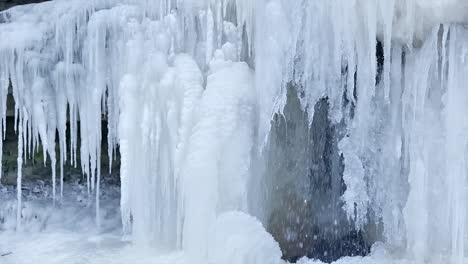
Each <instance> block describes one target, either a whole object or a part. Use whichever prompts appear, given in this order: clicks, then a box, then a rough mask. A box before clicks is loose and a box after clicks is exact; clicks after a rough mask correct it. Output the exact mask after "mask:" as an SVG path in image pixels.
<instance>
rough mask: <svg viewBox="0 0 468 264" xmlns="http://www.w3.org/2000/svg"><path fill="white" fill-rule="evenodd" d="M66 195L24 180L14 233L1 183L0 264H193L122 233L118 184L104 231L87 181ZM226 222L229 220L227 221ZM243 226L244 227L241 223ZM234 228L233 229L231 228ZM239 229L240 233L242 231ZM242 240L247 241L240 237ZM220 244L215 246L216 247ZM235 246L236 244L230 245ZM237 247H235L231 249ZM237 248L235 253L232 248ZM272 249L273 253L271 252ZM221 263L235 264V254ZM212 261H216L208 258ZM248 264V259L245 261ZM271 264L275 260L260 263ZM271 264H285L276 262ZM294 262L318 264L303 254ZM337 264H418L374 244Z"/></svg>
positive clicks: (108, 196) (11, 200) (107, 187)
mask: <svg viewBox="0 0 468 264" xmlns="http://www.w3.org/2000/svg"><path fill="white" fill-rule="evenodd" d="M64 189H65V190H66V192H65V193H66V195H65V196H64V197H63V200H62V201H57V202H56V204H55V205H53V204H52V202H51V187H50V186H48V185H45V184H44V182H42V181H37V182H25V183H24V185H23V194H24V196H25V200H24V203H23V223H24V226H23V228H24V230H23V231H22V232H16V231H15V229H14V228H15V220H16V208H15V207H16V190H15V189H14V188H11V187H9V186H2V187H0V199H1V200H2V206H1V207H0V232H2V233H1V238H2V239H0V263H2V264H30V263H47V264H82V263H89V264H127V263H141V264H143V263H148V264H149V263H151V264H191V263H196V262H195V261H193V260H192V259H190V258H189V257H188V256H186V255H185V254H184V253H183V252H182V251H176V252H168V251H165V250H161V249H157V248H154V247H146V246H141V245H133V244H132V243H131V242H130V240H128V239H126V237H125V236H122V230H121V228H122V227H121V221H120V209H119V204H118V196H119V195H120V188H119V186H117V185H115V183H113V182H110V183H108V182H104V183H103V184H102V189H101V214H102V215H101V216H102V218H101V221H102V226H103V227H104V228H103V229H102V230H97V229H96V225H95V224H94V221H95V215H94V207H93V201H92V199H88V198H87V192H86V185H85V184H84V183H83V179H82V177H80V176H76V177H75V178H74V179H73V180H72V181H71V183H65V184H64ZM228 221H229V220H228ZM238 228H240V229H245V228H246V226H244V225H239V226H238ZM234 232H235V230H234ZM241 232H242V231H241ZM243 243H247V242H246V241H244V242H243ZM222 244H223V243H219V244H212V246H213V247H214V248H213V251H214V252H221V253H224V252H226V250H227V251H229V249H225V248H223V246H222ZM217 247H218V248H217ZM234 247H235V244H234ZM234 250H235V249H234ZM233 252H235V251H233ZM268 253H271V254H272V256H275V252H274V250H273V251H272V252H267V254H268ZM228 258H229V260H227V262H223V263H237V264H241V263H243V262H236V259H235V258H236V254H234V255H230V256H228ZM231 261H232V262H231ZM208 263H216V262H208ZM248 263H250V262H248ZM258 263H273V262H258ZM274 263H284V264H286V263H288V262H285V261H279V262H274ZM297 263H298V264H321V263H323V262H321V261H318V260H310V259H307V258H302V259H300V260H299V261H298V262H297ZM333 263H336V264H418V263H420V262H418V261H409V260H406V259H405V258H404V256H402V255H401V252H395V251H392V250H391V249H388V248H386V246H384V244H382V243H380V242H378V243H376V244H375V245H374V246H373V247H372V253H371V254H370V255H369V256H367V257H344V258H342V259H340V260H338V261H336V262H333ZM427 263H449V261H448V259H446V258H444V257H442V256H441V257H439V258H437V257H434V258H433V259H430V260H428V261H427Z"/></svg>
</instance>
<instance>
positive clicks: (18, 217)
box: [16, 116, 23, 231]
mask: <svg viewBox="0 0 468 264" xmlns="http://www.w3.org/2000/svg"><path fill="white" fill-rule="evenodd" d="M19 120H20V122H19V124H18V126H19V127H18V160H17V163H18V178H17V180H16V192H17V205H16V231H21V230H22V227H21V213H22V208H23V205H22V190H21V188H22V180H23V175H22V172H23V123H22V118H21V116H20V117H19Z"/></svg>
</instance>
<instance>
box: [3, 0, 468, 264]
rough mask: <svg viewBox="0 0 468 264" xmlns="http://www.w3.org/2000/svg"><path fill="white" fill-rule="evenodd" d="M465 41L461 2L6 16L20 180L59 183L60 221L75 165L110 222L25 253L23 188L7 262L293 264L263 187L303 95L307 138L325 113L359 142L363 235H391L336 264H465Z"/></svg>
mask: <svg viewBox="0 0 468 264" xmlns="http://www.w3.org/2000/svg"><path fill="white" fill-rule="evenodd" d="M467 22H468V4H467V3H466V2H465V1H464V0H362V1H357V0H330V1H318V0H316V1H312V0H310V1H300V0H256V1H252V0H178V1H172V0H156V1H149V0H114V1H112V0H95V1H85V0H55V1H51V2H45V3H42V4H36V5H26V6H21V7H15V8H12V9H9V10H6V11H4V12H1V13H0V39H1V40H2V41H1V42H0V116H1V120H2V124H3V131H2V134H1V136H3V135H4V133H5V132H4V129H5V125H6V105H7V104H6V99H7V93H8V88H9V84H10V82H11V86H12V94H13V97H14V100H15V129H16V131H17V133H18V135H19V144H18V153H19V155H18V161H17V162H18V167H19V168H21V166H22V164H23V162H25V161H26V160H27V157H29V156H30V155H32V153H34V152H36V151H43V152H44V153H45V154H46V155H44V157H47V158H48V159H50V160H51V161H52V167H53V168H57V167H58V169H59V170H58V175H56V173H55V171H56V170H55V169H54V170H52V171H53V173H52V175H51V182H52V183H53V184H52V189H51V192H52V197H51V198H52V206H53V204H54V203H56V202H58V201H60V200H62V199H64V197H66V191H67V190H66V188H65V189H64V183H63V177H64V176H63V173H64V172H63V165H64V163H65V162H69V163H71V164H73V165H75V166H79V167H80V168H81V169H82V172H83V174H84V175H86V179H87V186H86V190H85V196H86V197H87V199H88V200H90V201H93V202H92V203H93V205H94V214H93V217H94V218H95V219H94V220H93V221H91V222H90V223H89V225H92V226H93V230H92V231H89V232H88V233H85V234H78V232H76V233H73V232H71V231H64V232H58V231H56V230H55V231H50V232H49V233H44V232H42V233H41V232H34V233H32V234H33V235H31V238H30V236H29V235H27V234H28V232H30V231H28V230H25V228H26V227H27V225H24V224H26V223H25V218H26V214H25V212H24V211H23V210H22V208H26V207H27V204H26V203H24V202H23V201H22V198H23V197H24V194H23V193H22V191H21V190H22V188H21V186H22V185H23V182H24V180H26V179H27V177H28V175H24V174H22V170H21V169H19V170H18V181H17V184H18V185H17V200H16V201H15V203H16V205H15V207H14V208H15V210H16V211H15V221H14V224H11V223H12V222H11V221H10V222H8V231H2V233H0V236H1V237H2V238H1V239H0V241H1V242H0V246H1V247H0V249H1V250H3V249H4V248H7V247H8V248H9V249H7V250H11V251H12V252H16V253H15V254H11V255H7V256H4V257H0V260H2V261H3V260H5V261H7V263H26V262H29V261H30V260H31V259H23V258H22V255H23V256H24V255H27V254H29V253H30V252H29V251H28V249H30V248H33V247H35V248H36V249H35V253H34V254H36V255H33V256H32V258H35V257H36V258H37V259H38V260H39V259H44V258H46V259H47V262H48V263H64V262H70V263H83V262H90V263H110V262H109V261H110V260H112V261H114V262H115V263H119V262H120V263H125V261H129V260H132V261H133V260H135V259H134V257H141V258H142V259H141V261H142V262H144V261H147V260H148V261H151V262H154V263H179V262H180V263H206V262H207V261H208V263H233V264H234V263H244V264H247V263H261V262H265V261H267V262H268V263H275V262H277V263H280V262H281V260H280V256H281V252H280V249H279V246H278V244H277V243H276V242H275V241H274V239H273V238H272V236H271V235H270V234H268V233H267V232H266V231H265V228H264V227H263V225H265V224H266V223H265V221H263V223H262V222H260V220H257V218H258V219H263V217H262V215H261V213H260V212H259V211H257V210H254V209H253V208H255V206H252V205H253V204H256V203H258V200H256V199H258V197H259V196H260V194H258V193H255V191H256V190H259V189H261V188H260V187H259V186H255V184H256V183H258V182H263V181H258V180H257V179H258V178H260V177H268V175H258V174H255V173H253V171H256V170H253V169H252V168H254V167H256V166H261V165H259V164H257V163H261V162H262V158H261V155H262V153H263V151H265V148H266V146H267V144H265V143H266V140H267V139H268V134H269V133H270V125H271V121H272V117H273V116H274V114H276V113H281V112H282V110H283V107H284V106H285V105H286V90H287V87H288V85H293V86H294V87H296V89H297V92H298V95H299V96H300V100H301V106H302V107H303V109H307V111H308V113H309V120H310V122H311V121H312V118H313V109H314V105H315V104H316V103H317V102H318V101H319V100H320V99H321V98H324V97H327V98H328V102H329V104H330V109H331V111H330V116H329V118H330V120H331V122H333V123H334V124H338V123H340V124H343V125H344V126H343V127H344V130H343V131H341V132H342V134H343V135H344V136H343V139H342V140H341V141H340V143H339V148H340V152H341V153H342V154H343V157H344V165H345V170H344V175H343V180H344V182H345V184H346V186H347V189H346V192H345V193H344V195H343V196H342V199H343V201H344V202H345V206H344V210H345V211H346V212H347V214H348V217H349V219H350V221H352V222H353V223H354V224H355V225H356V228H361V227H362V226H364V225H365V223H366V222H367V221H368V220H369V219H368V212H369V211H370V210H372V212H374V214H375V218H376V219H375V220H379V221H381V222H382V224H383V227H384V231H383V232H384V241H383V244H377V245H376V246H375V247H374V250H373V253H372V254H371V255H370V256H368V257H365V258H364V259H361V258H360V257H355V258H344V259H342V260H339V261H338V262H337V263H384V262H385V261H388V262H389V263H394V262H395V261H397V259H398V261H400V262H401V263H421V262H423V261H427V262H431V261H432V262H435V263H438V262H442V261H448V262H450V263H465V262H466V261H467V259H466V257H467V256H468V243H465V241H467V238H468V228H467V225H468V215H467V214H468V204H467V202H466V199H467V195H468V193H467V190H468V188H467V187H468V182H467V176H468V171H467V166H466V164H467V162H468V156H467V142H468V132H467V131H468V130H467V127H468V119H467V118H466V115H465V114H464V112H466V111H467V110H468V93H467V92H466V83H467V81H468V80H467V77H466V76H468V66H467V65H468V64H467V63H466V62H467V61H468V29H466V26H464V25H463V23H467ZM377 40H379V41H380V42H381V43H382V44H383V55H384V62H383V69H379V65H378V63H377V60H376V57H375V54H376V52H377V49H376V44H377ZM380 70H381V72H379V71H380ZM378 74H381V78H380V81H378V80H377V79H376V75H378ZM103 117H104V118H106V120H107V121H108V127H107V129H108V131H109V133H108V138H106V139H104V138H102V134H101V131H102V129H103V128H102V127H101V124H102V123H101V120H102V118H103ZM67 122H69V124H70V131H68V132H69V134H70V136H69V138H67V137H66V134H67V131H66V130H67ZM57 132H58V133H57ZM56 134H57V135H58V138H56V137H57V136H56ZM78 134H79V135H80V137H78ZM102 140H107V142H108V146H109V149H108V150H107V151H108V153H109V157H111V158H110V159H111V160H110V162H112V157H113V156H115V153H116V152H117V151H120V154H121V168H120V176H121V196H120V207H119V208H120V210H121V214H120V218H121V223H122V227H121V230H119V232H116V231H113V232H111V233H107V235H105V234H106V231H105V230H106V224H107V222H106V221H105V214H104V211H105V210H104V209H103V206H104V205H105V204H102V202H101V198H102V197H101V186H100V185H101V183H102V179H101V174H102V172H101V168H100V164H101V155H100V153H101V142H102ZM56 144H57V145H58V148H56ZM67 145H69V146H70V147H68V148H67ZM39 148H41V149H39ZM56 149H58V152H57V151H56ZM78 149H79V150H80V151H79V154H80V157H79V160H80V164H77V163H78V162H77V159H78V157H77V153H78V151H77V150H78ZM0 150H1V145H0ZM0 153H1V151H0ZM68 156H70V157H71V158H70V160H66V157H68ZM259 156H260V158H258V157H259ZM44 163H45V161H44ZM263 187H264V186H263ZM269 188H270V189H271V188H273V186H266V187H265V188H264V189H266V190H268V189H269ZM312 202H313V201H312ZM2 206H3V205H2ZM265 206H266V205H265ZM11 208H13V207H11ZM256 217H257V218H256ZM372 220H374V219H372ZM13 229H15V230H16V233H12V231H13ZM93 233H94V234H95V235H96V234H100V235H96V236H97V238H92V237H93V235H92V234H93ZM103 233H104V234H103ZM90 237H91V238H90ZM121 237H124V238H125V239H128V240H130V241H131V243H127V242H122V241H120V238H121ZM54 241H55V242H54ZM96 247H97V249H96ZM152 249H154V251H152ZM52 250H53V252H55V253H53V254H52V253H51V252H52ZM21 252H27V254H26V253H24V254H20V253H21ZM56 252H60V253H56ZM83 252H85V253H83ZM168 252H169V253H168ZM395 252H396V253H395ZM0 254H2V252H1V251H0ZM300 263H303V264H306V263H315V262H313V260H306V259H303V260H301V262H300Z"/></svg>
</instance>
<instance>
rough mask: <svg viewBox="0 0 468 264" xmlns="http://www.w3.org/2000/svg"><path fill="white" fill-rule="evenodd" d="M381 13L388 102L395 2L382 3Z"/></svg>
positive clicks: (388, 0)
mask: <svg viewBox="0 0 468 264" xmlns="http://www.w3.org/2000/svg"><path fill="white" fill-rule="evenodd" d="M380 3H381V5H380V12H381V14H382V17H383V27H384V41H383V42H384V43H383V45H384V65H383V67H384V68H383V80H384V87H385V88H384V95H385V99H386V100H387V102H389V100H390V65H391V50H392V47H391V45H392V30H393V18H394V9H395V0H387V1H383V2H382V1H381V2H380Z"/></svg>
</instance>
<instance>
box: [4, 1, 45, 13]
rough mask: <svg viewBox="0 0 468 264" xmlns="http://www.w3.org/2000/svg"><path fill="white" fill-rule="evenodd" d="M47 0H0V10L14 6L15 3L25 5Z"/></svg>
mask: <svg viewBox="0 0 468 264" xmlns="http://www.w3.org/2000/svg"><path fill="white" fill-rule="evenodd" d="M45 1H49V0H0V11H3V10H5V9H8V8H10V7H14V6H17V5H26V4H32V3H40V2H45Z"/></svg>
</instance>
